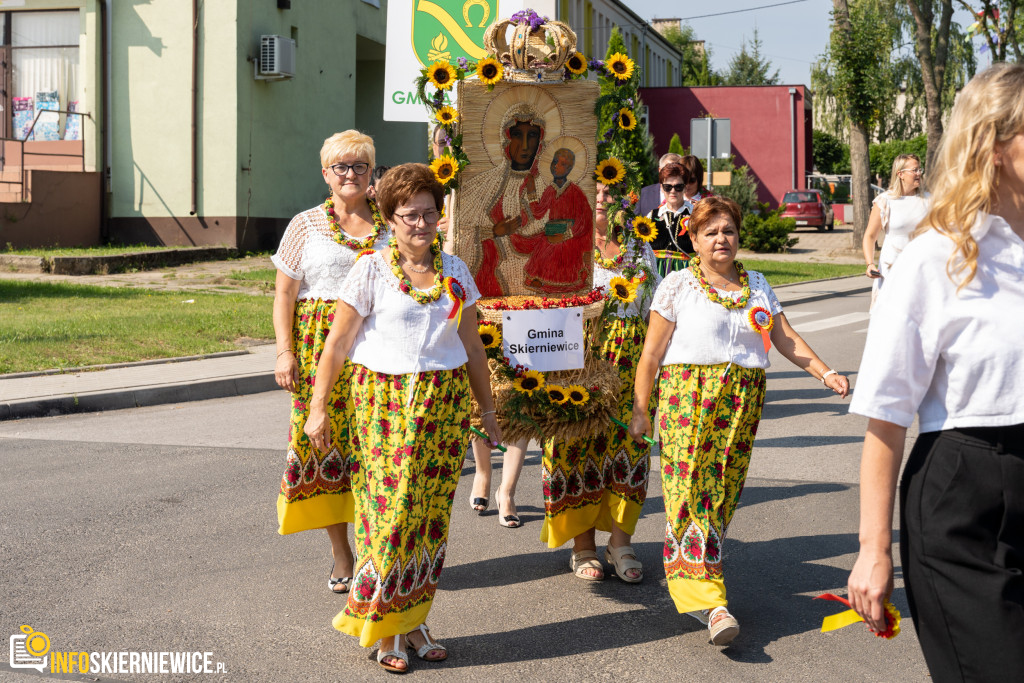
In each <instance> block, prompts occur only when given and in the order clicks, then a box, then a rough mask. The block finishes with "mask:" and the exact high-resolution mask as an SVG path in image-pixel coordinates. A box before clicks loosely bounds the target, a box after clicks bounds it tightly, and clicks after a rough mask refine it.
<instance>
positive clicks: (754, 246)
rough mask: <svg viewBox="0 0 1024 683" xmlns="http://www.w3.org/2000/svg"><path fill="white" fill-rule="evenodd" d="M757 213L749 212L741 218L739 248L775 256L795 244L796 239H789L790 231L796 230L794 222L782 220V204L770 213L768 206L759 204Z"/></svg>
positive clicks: (790, 219)
mask: <svg viewBox="0 0 1024 683" xmlns="http://www.w3.org/2000/svg"><path fill="white" fill-rule="evenodd" d="M758 208H759V209H760V212H759V213H754V212H749V213H747V214H746V215H744V216H743V225H742V226H741V227H740V247H741V248H743V249H749V250H750V251H757V252H761V253H773V254H777V253H780V252H783V251H787V250H788V249H789V248H790V247H792V246H793V245H794V244H796V243H797V238H795V237H790V236H789V233H790V231H791V230H793V229H794V228H796V221H794V220H793V219H792V218H783V217H782V211H783V209H784V208H785V205H784V204H781V205H779V208H777V209H775V210H774V211H772V210H771V209H770V208H768V204H759V205H758Z"/></svg>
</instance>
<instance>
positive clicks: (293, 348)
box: [271, 130, 390, 593]
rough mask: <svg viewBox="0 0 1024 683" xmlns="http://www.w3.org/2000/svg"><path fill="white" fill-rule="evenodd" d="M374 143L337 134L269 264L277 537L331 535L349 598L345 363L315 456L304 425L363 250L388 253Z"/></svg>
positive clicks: (333, 586)
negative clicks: (324, 442)
mask: <svg viewBox="0 0 1024 683" xmlns="http://www.w3.org/2000/svg"><path fill="white" fill-rule="evenodd" d="M374 156H375V154H374V148H373V140H372V139H371V138H370V136H368V135H364V134H362V133H360V132H359V131H357V130H346V131H344V132H342V133H335V134H334V135H332V136H331V137H329V138H327V139H326V140H324V144H323V147H322V148H321V149H320V166H321V169H320V173H321V175H322V176H323V179H324V183H326V184H327V187H328V188H330V193H329V194H328V196H327V200H326V201H325V202H324V203H323V204H318V205H317V206H314V207H313V208H312V209H308V210H306V211H303V212H302V213H300V214H299V215H297V216H295V218H293V219H292V220H291V223H289V224H288V228H287V229H286V230H285V232H284V237H282V238H281V245H280V247H278V249H277V253H276V254H274V256H273V257H272V258H271V261H273V263H274V265H275V266H276V267H277V280H276V284H275V289H274V313H273V316H274V334H275V336H276V337H277V362H276V364H275V367H274V378H275V379H276V380H277V384H278V385H279V386H280V387H281V388H282V389H285V390H287V391H290V392H291V394H292V408H291V412H292V415H291V425H290V427H289V430H288V457H287V462H286V465H285V471H284V476H283V477H282V479H281V490H280V493H279V494H278V497H277V519H278V524H279V528H278V533H281V534H292V533H295V532H298V531H305V530H306V529H325V530H326V531H327V536H328V538H329V539H330V541H331V554H332V556H333V558H334V564H333V565H332V567H331V575H330V577H329V579H328V588H329V589H330V590H331V591H332V592H334V593H347V592H348V589H349V583H350V582H351V580H352V564H353V558H352V550H351V549H350V548H349V545H348V523H349V522H351V521H352V519H353V517H352V515H353V502H352V488H351V484H350V479H349V477H350V470H351V468H352V467H353V465H354V463H353V462H352V453H351V448H350V447H349V444H348V431H347V425H348V424H350V423H351V421H352V415H351V412H352V406H351V405H350V404H349V398H348V387H349V384H350V383H351V379H352V368H351V365H349V364H346V366H345V368H344V369H343V370H342V372H341V377H340V379H339V380H338V382H337V383H336V384H335V385H334V388H333V389H332V391H331V401H330V416H331V421H332V424H333V425H334V436H335V438H334V440H333V441H332V443H331V448H329V449H328V450H327V451H326V452H325V453H324V454H317V452H316V450H315V449H314V448H313V447H312V446H311V445H310V443H309V439H307V438H306V435H305V434H303V433H302V428H303V426H304V425H305V423H306V419H307V418H308V417H309V401H310V398H311V397H312V395H313V378H314V377H315V375H316V367H317V363H318V361H319V360H320V354H321V353H323V350H324V342H325V340H326V338H327V333H328V331H330V328H331V321H332V320H333V319H334V315H335V300H336V299H337V298H338V295H339V293H340V292H341V283H342V281H344V279H345V276H346V275H348V272H349V270H351V269H352V266H353V265H355V262H356V257H357V256H358V254H359V252H360V251H362V250H363V249H383V248H384V247H385V246H386V245H387V243H388V237H389V236H390V232H389V230H388V227H387V224H386V223H385V222H384V219H383V218H381V216H380V213H379V212H378V211H377V205H376V204H375V203H374V201H373V200H372V199H368V198H367V195H366V190H367V187H368V186H369V184H370V173H371V171H372V170H373V164H374Z"/></svg>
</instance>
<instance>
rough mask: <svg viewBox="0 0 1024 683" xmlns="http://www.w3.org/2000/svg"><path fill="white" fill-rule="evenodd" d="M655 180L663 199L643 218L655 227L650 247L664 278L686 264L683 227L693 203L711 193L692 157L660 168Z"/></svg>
mask: <svg viewBox="0 0 1024 683" xmlns="http://www.w3.org/2000/svg"><path fill="white" fill-rule="evenodd" d="M658 180H659V181H660V182H661V196H662V198H663V200H662V202H661V205H660V206H659V207H658V208H657V209H654V210H653V211H651V213H649V214H648V215H647V217H648V218H650V219H651V220H653V221H654V224H655V226H657V228H658V234H657V236H656V237H655V238H654V241H653V242H652V243H651V248H652V249H654V255H655V256H656V257H657V259H658V273H659V274H660V275H661V276H662V277H664V276H665V275H668V274H669V273H671V272H674V271H677V270H682V269H683V268H685V267H686V264H687V263H688V262H689V259H690V254H692V253H693V243H692V242H691V241H690V235H689V233H688V232H687V228H686V225H687V223H688V222H689V220H690V214H692V213H693V209H694V208H695V207H696V205H697V202H699V201H700V200H701V199H704V198H705V197H710V196H712V193H711V191H710V190H708V189H707V188H706V187H704V186H703V183H704V166H703V164H701V162H700V159H698V158H697V157H695V156H693V155H692V154H691V155H687V156H685V157H683V158H682V160H681V161H680V162H679V163H677V164H668V165H667V166H664V167H663V168H662V169H661V170H660V171H658Z"/></svg>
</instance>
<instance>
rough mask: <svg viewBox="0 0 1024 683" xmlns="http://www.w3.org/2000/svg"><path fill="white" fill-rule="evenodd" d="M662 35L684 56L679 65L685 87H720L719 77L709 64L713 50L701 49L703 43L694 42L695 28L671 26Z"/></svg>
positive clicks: (704, 47) (683, 25) (706, 47)
mask: <svg viewBox="0 0 1024 683" xmlns="http://www.w3.org/2000/svg"><path fill="white" fill-rule="evenodd" d="M661 35H662V37H664V38H665V40H667V41H668V42H669V43H671V44H672V46H673V47H674V48H675V49H677V50H679V52H680V53H682V55H683V58H682V60H681V61H680V63H679V72H680V76H681V77H682V84H683V85H685V86H700V85H718V80H719V79H718V75H717V74H716V73H715V72H714V71H712V70H711V68H710V66H709V64H708V59H709V57H710V51H711V48H709V47H708V46H707V45H704V46H703V48H702V47H699V46H700V45H701V42H702V41H699V40H694V35H695V34H694V31H693V27H691V26H688V25H687V24H682V25H681V26H669V27H668V28H667V29H665V30H664V31H662V33H661Z"/></svg>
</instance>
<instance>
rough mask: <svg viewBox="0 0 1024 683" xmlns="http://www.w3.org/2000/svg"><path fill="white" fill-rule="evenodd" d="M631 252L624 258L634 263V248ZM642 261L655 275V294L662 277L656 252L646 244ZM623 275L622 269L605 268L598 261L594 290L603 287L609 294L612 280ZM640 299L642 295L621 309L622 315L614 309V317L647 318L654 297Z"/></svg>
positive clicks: (595, 268) (630, 248)
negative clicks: (655, 255) (659, 272)
mask: <svg viewBox="0 0 1024 683" xmlns="http://www.w3.org/2000/svg"><path fill="white" fill-rule="evenodd" d="M629 250H630V251H627V252H626V255H625V256H624V257H623V261H626V260H629V261H632V256H631V250H632V246H630V247H629ZM640 259H641V260H642V261H644V262H645V263H646V264H647V267H648V268H650V269H651V272H652V273H653V274H654V282H652V283H651V291H652V292H653V291H655V290H657V289H658V285H660V284H661V275H659V274H658V261H657V259H656V258H655V257H654V251H652V250H651V245H649V244H644V245H643V247H641V251H640ZM621 275H622V268H619V267H616V268H604V267H602V266H601V265H600V264H598V263H597V261H595V262H594V289H597V288H598V287H603V288H604V291H605V292H608V290H609V289H610V288H611V287H610V285H611V281H612V278H613V277H619V276H621ZM639 298H640V295H639V293H638V294H637V298H636V299H634V300H633V301H631V302H629V303H628V304H626V305H625V306H623V307H622V308H621V313H620V312H619V311H618V310H616V309H612V315H614V316H615V317H617V318H633V317H637V316H639V317H641V318H646V317H647V313H648V312H649V311H650V310H651V301H652V299H653V297H647V298H645V299H644V301H642V302H639V301H638V300H639ZM638 303H639V306H638Z"/></svg>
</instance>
